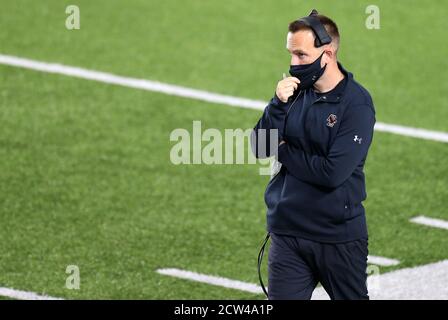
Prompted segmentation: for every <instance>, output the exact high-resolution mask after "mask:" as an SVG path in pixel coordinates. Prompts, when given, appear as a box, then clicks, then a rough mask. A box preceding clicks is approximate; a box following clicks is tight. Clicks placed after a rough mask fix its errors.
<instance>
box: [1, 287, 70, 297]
mask: <svg viewBox="0 0 448 320" xmlns="http://www.w3.org/2000/svg"><path fill="white" fill-rule="evenodd" d="M0 296H2V297H8V298H13V299H19V300H63V299H61V298H54V297H50V296H46V295H38V294H37V293H34V292H29V291H21V290H15V289H10V288H2V287H0Z"/></svg>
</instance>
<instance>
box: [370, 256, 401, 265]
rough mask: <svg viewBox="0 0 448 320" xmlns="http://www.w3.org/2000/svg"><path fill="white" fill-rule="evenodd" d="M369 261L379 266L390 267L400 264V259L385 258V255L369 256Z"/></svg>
mask: <svg viewBox="0 0 448 320" xmlns="http://www.w3.org/2000/svg"><path fill="white" fill-rule="evenodd" d="M367 262H368V263H370V264H374V265H377V266H382V267H390V266H396V265H399V264H400V261H399V260H396V259H390V258H384V257H378V256H370V255H369V256H368V257H367Z"/></svg>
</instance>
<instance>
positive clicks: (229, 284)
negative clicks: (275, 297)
mask: <svg viewBox="0 0 448 320" xmlns="http://www.w3.org/2000/svg"><path fill="white" fill-rule="evenodd" d="M157 273H160V274H164V275H167V276H172V277H176V278H182V279H188V280H193V281H197V282H202V283H207V284H213V285H215V286H219V287H225V288H230V289H237V290H242V291H247V292H251V293H257V294H262V293H263V289H261V287H260V286H258V285H256V284H253V283H247V282H242V281H237V280H231V279H227V278H222V277H216V276H208V275H205V274H201V273H196V272H191V271H185V270H180V269H175V268H169V269H158V270H157Z"/></svg>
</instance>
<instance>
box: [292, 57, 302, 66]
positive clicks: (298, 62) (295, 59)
mask: <svg viewBox="0 0 448 320" xmlns="http://www.w3.org/2000/svg"><path fill="white" fill-rule="evenodd" d="M299 64H300V61H299V57H297V56H292V57H291V65H292V66H296V65H299Z"/></svg>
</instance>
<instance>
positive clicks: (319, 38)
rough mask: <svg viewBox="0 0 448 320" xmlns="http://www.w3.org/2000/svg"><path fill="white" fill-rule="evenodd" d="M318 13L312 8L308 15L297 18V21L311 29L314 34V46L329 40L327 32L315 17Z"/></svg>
mask: <svg viewBox="0 0 448 320" xmlns="http://www.w3.org/2000/svg"><path fill="white" fill-rule="evenodd" d="M318 14H319V13H318V12H317V10H316V9H313V10H312V11H311V13H310V14H309V15H308V17H303V18H300V19H298V20H297V21H300V22H303V23H304V24H306V25H307V26H308V27H310V28H311V30H313V32H314V34H315V35H316V39H314V46H315V47H316V48H319V47H322V46H323V45H326V44H329V43H330V42H331V37H330V35H329V34H328V32H327V30H325V27H324V25H323V24H322V23H321V22H320V20H319V18H318V17H317V15H318Z"/></svg>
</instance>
